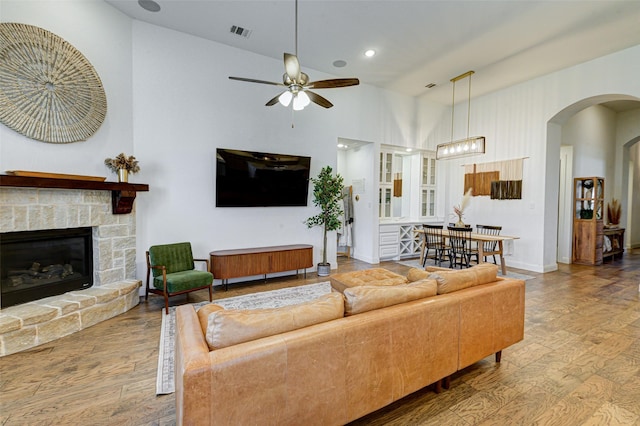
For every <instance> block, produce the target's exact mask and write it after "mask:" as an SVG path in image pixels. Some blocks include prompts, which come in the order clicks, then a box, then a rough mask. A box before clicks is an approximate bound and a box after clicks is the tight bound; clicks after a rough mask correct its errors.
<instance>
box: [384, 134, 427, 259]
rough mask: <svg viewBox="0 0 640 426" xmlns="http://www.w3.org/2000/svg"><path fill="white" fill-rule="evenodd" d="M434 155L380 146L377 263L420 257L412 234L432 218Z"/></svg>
mask: <svg viewBox="0 0 640 426" xmlns="http://www.w3.org/2000/svg"><path fill="white" fill-rule="evenodd" d="M436 176H437V173H436V157H435V153H434V152H430V151H413V152H407V151H406V149H405V148H399V147H393V146H387V145H383V146H381V148H380V170H379V189H378V191H379V192H378V211H379V217H380V228H379V237H380V238H379V255H380V259H381V260H390V259H395V260H399V259H405V258H410V257H418V256H420V251H421V244H422V242H421V239H422V236H421V235H420V234H417V233H416V232H415V230H416V229H421V228H422V224H423V223H426V222H434V221H435V219H436Z"/></svg>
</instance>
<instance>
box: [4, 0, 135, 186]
mask: <svg viewBox="0 0 640 426" xmlns="http://www.w3.org/2000/svg"><path fill="white" fill-rule="evenodd" d="M0 8H1V15H0V19H2V21H3V22H19V23H23V24H29V25H35V26H37V27H41V28H43V29H45V30H47V31H51V32H52V33H54V34H56V35H58V36H60V37H62V38H63V39H65V40H66V41H68V42H69V43H71V44H72V45H73V46H74V47H75V48H76V49H78V50H79V51H80V52H81V53H82V54H83V55H84V56H85V57H86V58H87V60H88V61H89V62H90V63H91V64H92V65H93V67H94V68H95V70H96V72H97V73H98V75H99V76H100V79H101V80H102V84H103V87H104V90H105V92H106V95H107V115H106V118H105V121H104V123H103V124H102V126H101V127H100V128H99V129H98V131H97V132H96V133H95V134H94V135H93V136H92V137H91V138H89V139H88V140H87V141H84V142H75V143H70V144H53V143H44V142H39V141H35V140H33V139H29V138H27V137H25V136H22V135H21V134H19V133H17V132H15V131H13V130H11V129H9V128H8V127H6V126H4V125H0V170H1V171H2V172H4V171H5V170H29V171H39V172H52V173H68V174H77V175H95V176H106V177H107V180H110V181H115V180H117V177H116V176H115V175H114V174H113V173H111V172H109V170H108V169H107V168H106V166H105V165H104V159H105V158H107V157H114V156H116V155H118V154H119V153H120V152H123V151H124V152H126V153H127V154H135V152H134V143H133V127H132V109H133V97H132V92H131V85H132V76H131V19H129V18H128V17H125V16H124V15H123V14H121V13H120V12H118V11H117V10H116V9H114V8H113V7H111V6H109V5H107V4H106V3H104V2H103V1H96V0H94V1H91V0H85V1H23V0H20V1H17V0H16V1H14V0H2V3H1V4H0ZM143 165H144V162H143Z"/></svg>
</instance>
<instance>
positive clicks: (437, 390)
mask: <svg viewBox="0 0 640 426" xmlns="http://www.w3.org/2000/svg"><path fill="white" fill-rule="evenodd" d="M435 385H436V389H435V391H436V393H440V392H442V380H438V381H437V382H436V383H435Z"/></svg>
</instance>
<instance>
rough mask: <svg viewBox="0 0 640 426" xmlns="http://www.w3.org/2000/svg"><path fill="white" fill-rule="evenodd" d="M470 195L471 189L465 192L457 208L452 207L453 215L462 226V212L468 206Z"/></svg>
mask: <svg viewBox="0 0 640 426" xmlns="http://www.w3.org/2000/svg"><path fill="white" fill-rule="evenodd" d="M471 194H473V188H469V189H468V190H467V192H466V193H465V194H464V197H462V201H461V202H460V204H458V205H457V206H453V213H455V214H456V216H458V223H460V224H462V223H463V222H462V218H463V217H464V210H465V209H466V208H467V206H468V205H469V201H471Z"/></svg>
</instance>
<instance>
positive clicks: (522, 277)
mask: <svg viewBox="0 0 640 426" xmlns="http://www.w3.org/2000/svg"><path fill="white" fill-rule="evenodd" d="M398 263H400V264H401V265H405V266H411V267H413V268H420V269H423V268H422V265H421V264H420V259H407V260H402V261H400V262H398ZM427 265H431V266H433V264H432V263H428V264H427ZM442 265H443V267H444V268H446V267H447V266H448V265H449V263H448V262H442ZM458 270H459V269H458ZM498 276H499V277H507V278H515V279H518V280H524V281H526V280H532V279H534V278H535V277H532V276H531V275H526V274H519V273H517V272H511V271H509V270H507V275H502V271H501V270H500V269H498Z"/></svg>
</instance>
